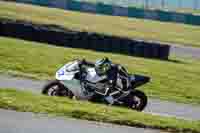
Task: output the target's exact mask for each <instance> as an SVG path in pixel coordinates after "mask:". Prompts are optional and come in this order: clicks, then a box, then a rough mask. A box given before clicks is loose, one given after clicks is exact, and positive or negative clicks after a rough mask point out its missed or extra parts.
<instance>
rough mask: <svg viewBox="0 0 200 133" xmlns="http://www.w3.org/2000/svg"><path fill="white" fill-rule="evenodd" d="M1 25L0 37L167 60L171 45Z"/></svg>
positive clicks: (58, 29)
mask: <svg viewBox="0 0 200 133" xmlns="http://www.w3.org/2000/svg"><path fill="white" fill-rule="evenodd" d="M0 27H1V30H0V36H8V37H15V38H21V39H24V40H31V41H37V42H44V43H49V44H54V45H58V46H65V47H72V48H82V49H92V50H96V51H103V52H113V53H121V54H126V55H134V56H140V57H147V58H158V59H168V55H169V46H168V45H160V44H156V43H153V42H143V41H138V40H133V39H128V38H122V37H117V36H108V35H103V34H97V33H88V32H77V31H70V30H66V29H63V28H61V27H58V26H55V25H36V24H31V23H25V22H20V21H17V22H16V21H11V20H0Z"/></svg>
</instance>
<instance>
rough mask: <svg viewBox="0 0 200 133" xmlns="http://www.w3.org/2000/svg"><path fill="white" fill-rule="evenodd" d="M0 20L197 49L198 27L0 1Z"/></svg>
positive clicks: (198, 40) (198, 39) (198, 44)
mask: <svg viewBox="0 0 200 133" xmlns="http://www.w3.org/2000/svg"><path fill="white" fill-rule="evenodd" d="M0 18H9V19H13V20H16V19H19V20H25V21H29V22H30V21H31V22H34V23H40V24H56V25H59V26H63V27H65V28H67V29H72V30H78V31H90V32H98V33H103V34H108V35H117V36H124V37H130V38H137V39H144V40H154V41H161V42H167V43H177V44H183V45H185V46H195V47H200V37H199V35H200V26H191V25H185V24H178V23H164V22H159V21H151V20H145V19H134V18H127V17H118V16H115V17H113V16H105V15H95V14H88V13H80V12H72V11H64V10H60V9H52V8H51V9H50V8H45V7H38V6H31V5H24V4H14V3H9V2H2V1H1V2H0ZM171 45H173V44H171Z"/></svg>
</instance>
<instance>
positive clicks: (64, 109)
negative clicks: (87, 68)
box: [0, 89, 200, 133]
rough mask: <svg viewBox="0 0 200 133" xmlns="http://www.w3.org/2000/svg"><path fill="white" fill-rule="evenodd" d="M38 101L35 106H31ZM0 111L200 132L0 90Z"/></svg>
mask: <svg viewBox="0 0 200 133" xmlns="http://www.w3.org/2000/svg"><path fill="white" fill-rule="evenodd" d="M34 101H37V102H34ZM0 108H4V109H13V110H17V111H24V112H34V113H48V114H53V115H57V116H64V117H73V118H79V119H86V120H92V121H99V122H108V123H115V124H120V125H128V126H136V127H145V128H154V129H163V130H167V131H174V132H181V133H182V132H191V133H199V132H200V122H199V121H187V120H181V119H175V118H169V117H161V116H154V115H151V114H145V113H141V112H135V111H132V110H128V109H125V108H117V107H109V106H105V105H98V104H92V103H89V102H83V101H73V100H69V99H67V98H60V97H48V96H42V95H36V94H32V93H30V92H23V91H17V90H12V89H0Z"/></svg>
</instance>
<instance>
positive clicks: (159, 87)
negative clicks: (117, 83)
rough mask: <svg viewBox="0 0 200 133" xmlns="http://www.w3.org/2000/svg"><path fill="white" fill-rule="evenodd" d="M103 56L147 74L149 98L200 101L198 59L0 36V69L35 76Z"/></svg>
mask: <svg viewBox="0 0 200 133" xmlns="http://www.w3.org/2000/svg"><path fill="white" fill-rule="evenodd" d="M105 56H107V57H109V58H110V59H111V60H113V62H115V63H120V64H122V65H124V66H125V67H126V68H128V70H129V72H130V73H137V74H144V75H148V76H150V77H151V78H152V81H151V83H149V84H147V85H145V86H142V87H141V89H143V90H144V91H145V92H146V93H147V95H148V96H149V97H155V98H160V99H165V100H173V101H177V102H184V103H197V104H200V88H199V86H200V82H199V81H200V76H199V75H200V67H199V66H200V62H199V60H190V59H189V60H184V59H179V60H178V61H177V62H173V61H170V62H169V61H160V60H153V59H144V58H136V57H131V56H126V55H120V54H111V53H103V52H95V51H92V50H83V49H75V48H62V47H55V46H49V45H44V44H41V43H34V42H28V41H22V40H16V39H10V38H4V37H0V71H1V72H6V73H13V72H14V74H15V75H22V76H23V75H25V76H28V77H34V78H37V79H44V78H48V79H54V75H55V72H56V70H57V69H58V68H59V67H61V66H63V65H64V64H65V63H66V62H68V61H70V60H72V59H75V58H86V59H87V60H90V61H95V60H96V59H99V58H102V57H105Z"/></svg>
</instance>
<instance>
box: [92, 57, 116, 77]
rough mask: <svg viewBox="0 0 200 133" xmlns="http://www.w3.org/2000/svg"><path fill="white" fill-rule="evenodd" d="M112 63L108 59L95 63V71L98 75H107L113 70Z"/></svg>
mask: <svg viewBox="0 0 200 133" xmlns="http://www.w3.org/2000/svg"><path fill="white" fill-rule="evenodd" d="M111 64H112V62H111V61H110V60H109V59H108V58H103V59H100V60H97V61H96V63H95V71H96V73H97V74H98V75H105V74H106V73H107V72H108V70H110V69H111Z"/></svg>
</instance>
